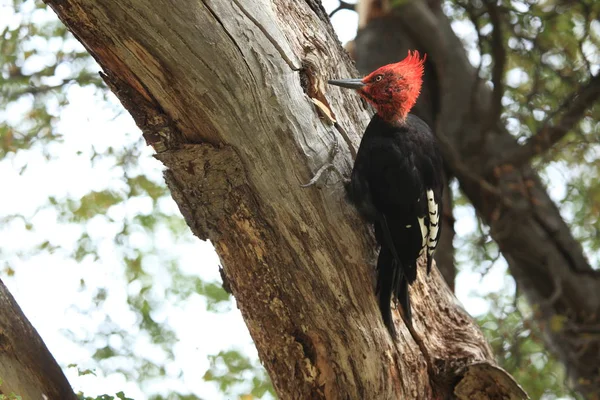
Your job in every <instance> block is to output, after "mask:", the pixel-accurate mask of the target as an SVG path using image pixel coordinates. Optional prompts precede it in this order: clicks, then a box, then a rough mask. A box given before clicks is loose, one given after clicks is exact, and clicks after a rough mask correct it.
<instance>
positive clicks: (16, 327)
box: [0, 280, 77, 400]
mask: <svg viewBox="0 0 600 400" xmlns="http://www.w3.org/2000/svg"><path fill="white" fill-rule="evenodd" d="M12 394H14V395H17V396H21V398H23V399H27V400H29V399H31V400H43V399H49V400H54V399H61V400H62V399H64V400H76V399H77V396H75V393H74V392H73V389H71V386H70V385H69V382H68V381H67V378H65V375H64V374H63V372H62V370H61V369H60V367H59V366H58V364H57V363H56V361H55V360H54V358H53V357H52V354H50V352H49V351H48V348H47V347H46V345H45V344H44V342H42V339H41V338H40V335H38V333H37V331H36V330H35V328H34V327H33V326H31V324H30V323H29V321H28V320H27V318H26V317H25V315H24V314H23V311H21V308H20V307H19V305H18V304H17V302H16V301H15V299H14V298H13V297H12V295H11V294H10V292H9V291H8V289H7V288H6V286H4V282H2V280H0V395H5V396H6V398H7V399H12V398H13V397H10V396H11V395H12Z"/></svg>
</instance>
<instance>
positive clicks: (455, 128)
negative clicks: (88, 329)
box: [353, 0, 600, 399]
mask: <svg viewBox="0 0 600 400" xmlns="http://www.w3.org/2000/svg"><path fill="white" fill-rule="evenodd" d="M361 3H364V4H363V6H362V7H360V8H359V10H363V14H364V15H365V16H371V17H369V18H367V17H361V18H360V19H359V20H360V21H362V26H361V27H359V32H358V35H357V38H356V40H355V43H354V46H353V49H354V54H355V57H356V60H357V66H358V67H359V69H360V70H361V72H366V71H369V70H371V69H372V68H373V67H375V66H379V65H382V64H386V63H389V62H394V61H397V60H399V59H401V58H402V57H403V56H404V55H405V54H406V51H407V49H409V48H410V49H413V48H417V49H419V50H421V51H423V52H425V53H427V55H428V60H429V62H430V63H431V64H430V67H431V71H432V72H433V73H429V74H426V76H425V82H424V94H425V96H421V98H420V99H419V103H417V107H416V113H418V114H419V115H420V116H421V117H422V118H423V119H424V120H426V121H428V122H430V124H431V126H432V127H433V128H434V131H436V135H437V136H438V138H439V139H440V141H441V142H442V143H443V152H444V158H445V160H446V162H447V165H448V167H449V169H450V171H451V174H452V175H453V176H456V177H457V178H458V180H459V183H460V185H461V189H462V190H463V191H464V193H465V194H466V195H467V197H468V198H469V200H470V201H471V202H472V204H473V206H474V207H475V209H476V210H477V213H478V215H479V216H480V217H481V218H482V219H483V221H484V222H485V223H487V224H488V225H489V226H490V228H491V236H492V238H493V239H494V240H495V241H496V242H497V243H498V246H499V248H500V250H501V251H502V255H503V256H504V257H505V259H506V260H507V262H508V265H509V269H510V272H511V273H512V275H513V277H514V278H515V281H516V283H517V287H518V288H519V290H521V291H522V292H523V293H524V294H525V295H526V296H527V298H528V300H529V302H530V304H531V305H532V308H533V309H534V310H536V312H535V314H534V317H535V318H536V319H537V321H538V323H539V324H540V326H541V328H542V330H543V331H544V333H545V335H544V338H545V340H546V343H547V344H548V346H549V347H550V348H551V349H552V350H553V351H554V352H555V353H556V354H557V355H558V356H559V359H560V360H561V361H562V362H563V364H564V365H565V366H566V369H567V373H568V374H569V376H570V377H571V378H572V381H573V382H574V386H575V388H576V389H577V390H578V391H580V392H581V393H582V394H584V395H585V396H586V397H587V398H593V399H598V397H597V396H598V393H600V336H599V335H598V326H600V274H599V273H598V271H594V270H593V269H592V267H591V266H590V265H589V263H588V261H587V260H586V258H585V256H584V254H583V251H582V248H581V245H580V244H579V243H578V242H577V241H576V240H575V239H574V238H573V236H572V234H571V232H570V230H569V227H568V226H567V225H566V223H565V222H564V220H563V219H562V217H561V216H560V213H559V210H558V208H557V207H556V205H555V204H554V203H553V202H552V200H551V199H550V197H549V196H548V194H547V192H546V188H545V187H544V186H543V185H542V183H541V181H540V179H539V177H538V175H537V173H536V172H535V171H534V170H533V168H532V167H531V166H530V164H529V163H527V162H525V163H522V164H518V163H516V162H514V161H513V160H515V159H516V158H509V157H510V156H509V155H511V154H515V153H521V152H523V151H524V150H525V149H527V147H526V146H522V145H519V144H518V143H517V141H516V139H515V138H514V137H513V136H512V135H511V134H510V133H509V132H508V131H507V130H506V128H505V127H504V126H503V125H502V123H501V121H500V119H499V114H497V113H495V112H494V107H496V104H495V102H494V100H493V95H494V93H492V90H491V89H490V88H489V87H488V86H487V85H485V84H484V83H483V82H481V80H480V79H478V77H477V71H476V69H475V68H474V67H473V66H471V64H470V63H469V61H468V60H467V55H466V52H465V50H464V48H463V45H462V43H461V41H460V39H459V38H458V37H457V36H456V35H455V34H454V32H453V31H452V29H451V26H450V21H449V20H448V18H447V17H446V16H445V15H444V13H443V12H442V10H441V8H440V2H439V1H436V0H433V1H429V2H421V1H413V2H406V3H404V2H403V3H402V4H401V5H399V6H397V7H396V8H393V7H392V6H391V5H390V4H393V3H394V2H391V1H383V2H380V1H376V2H371V1H369V0H362V1H361ZM370 3H373V4H370ZM367 6H370V7H371V8H372V9H373V10H374V11H373V10H371V11H369V10H368V9H367ZM382 10H383V11H382ZM381 38H386V40H381ZM496 53H497V52H495V54H496ZM496 86H500V85H496ZM579 92H580V95H579V97H578V101H580V102H582V103H583V104H584V105H585V107H590V106H592V104H593V103H594V101H595V99H598V97H600V82H599V76H596V77H595V78H592V79H590V81H589V82H588V83H587V84H585V85H583V87H582V88H581V89H580V90H579ZM586 98H587V99H588V100H587V101H588V104H585V103H584V102H585V99H586ZM524 106H527V105H524ZM584 109H585V108H584Z"/></svg>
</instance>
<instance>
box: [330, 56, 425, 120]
mask: <svg viewBox="0 0 600 400" xmlns="http://www.w3.org/2000/svg"><path fill="white" fill-rule="evenodd" d="M426 56H427V55H426V54H424V55H423V58H421V56H420V55H419V52H418V51H416V50H414V51H412V52H411V51H409V52H408V56H407V57H406V58H405V59H404V60H402V61H400V62H397V63H395V64H388V65H385V66H383V67H381V68H379V69H377V70H375V71H373V72H371V73H370V74H369V75H367V76H365V77H364V78H363V79H360V80H348V81H330V82H329V83H331V84H334V85H338V86H343V87H352V88H354V89H357V91H358V93H359V94H360V95H361V96H362V97H363V98H365V99H366V100H367V101H368V102H369V103H371V104H372V105H373V107H375V109H376V110H377V114H379V116H380V117H381V118H383V119H384V120H386V121H389V122H395V121H404V120H405V119H406V116H407V115H408V113H409V112H410V110H411V109H412V107H413V106H414V105H415V103H416V101H417V98H418V97H419V94H420V92H421V85H422V83H423V69H424V65H425V59H426ZM344 82H353V86H351V85H343V84H342V83H344Z"/></svg>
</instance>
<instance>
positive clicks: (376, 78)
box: [375, 75, 383, 82]
mask: <svg viewBox="0 0 600 400" xmlns="http://www.w3.org/2000/svg"><path fill="white" fill-rule="evenodd" d="M382 79H383V76H381V75H377V76H376V77H375V82H379V81H380V80H382Z"/></svg>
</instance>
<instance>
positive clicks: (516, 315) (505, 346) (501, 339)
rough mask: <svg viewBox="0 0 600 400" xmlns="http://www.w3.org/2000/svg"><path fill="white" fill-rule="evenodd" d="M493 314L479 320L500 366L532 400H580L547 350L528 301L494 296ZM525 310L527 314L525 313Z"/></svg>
mask: <svg viewBox="0 0 600 400" xmlns="http://www.w3.org/2000/svg"><path fill="white" fill-rule="evenodd" d="M486 297H487V300H488V302H489V304H490V306H491V308H490V311H489V312H488V313H487V314H485V315H482V316H481V317H479V318H478V322H479V324H480V326H481V328H482V329H483V332H484V334H485V335H486V337H487V339H488V340H489V343H490V345H491V346H492V350H493V351H494V354H495V355H496V358H497V360H498V362H499V364H500V365H501V366H502V367H503V368H504V369H506V370H507V371H508V372H509V373H510V374H511V375H512V376H513V377H514V378H515V380H516V381H517V382H519V384H520V385H521V386H523V388H524V389H525V391H526V392H527V394H529V396H530V397H531V398H532V399H544V400H550V399H556V398H559V397H566V396H570V397H572V398H579V397H577V394H576V393H575V392H573V391H572V390H570V389H569V387H568V385H567V378H566V374H565V370H564V367H563V366H562V364H560V363H559V362H558V361H557V360H556V359H555V358H554V357H553V356H552V355H551V354H550V353H549V352H548V350H547V349H545V348H544V342H543V339H542V337H541V335H542V332H541V330H540V328H539V327H538V326H537V325H536V324H535V323H534V321H532V315H531V314H532V313H531V310H529V308H528V306H527V305H526V303H525V301H518V302H517V304H518V307H517V306H516V304H515V302H514V301H511V298H510V296H507V295H504V294H490V295H488V296H486ZM521 310H523V311H521Z"/></svg>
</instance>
